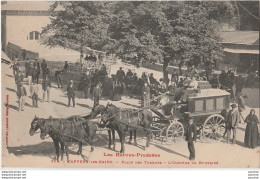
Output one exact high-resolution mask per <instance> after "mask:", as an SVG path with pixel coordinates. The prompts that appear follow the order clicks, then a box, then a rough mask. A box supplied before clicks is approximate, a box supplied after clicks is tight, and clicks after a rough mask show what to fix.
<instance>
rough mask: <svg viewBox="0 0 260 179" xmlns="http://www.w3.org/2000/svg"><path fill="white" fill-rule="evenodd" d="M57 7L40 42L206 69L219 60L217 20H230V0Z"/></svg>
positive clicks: (66, 5) (85, 3)
mask: <svg viewBox="0 0 260 179" xmlns="http://www.w3.org/2000/svg"><path fill="white" fill-rule="evenodd" d="M58 6H61V7H62V9H63V10H62V11H59V12H58V14H57V15H55V16H53V17H52V18H51V24H49V25H47V27H46V28H44V30H43V36H45V37H46V38H45V39H46V40H45V41H44V43H45V44H47V45H50V46H56V45H59V46H63V47H66V43H67V42H70V43H75V44H80V45H83V46H89V47H90V48H93V49H96V50H103V51H107V52H111V53H115V54H116V55H118V56H119V57H121V58H124V59H125V58H134V57H136V56H137V57H138V58H139V59H143V60H145V61H148V62H159V61H160V62H163V63H164V70H165V69H166V67H167V66H168V64H169V63H170V62H171V61H174V60H178V61H180V62H181V63H183V62H184V61H187V62H188V63H187V64H188V65H195V66H197V65H202V66H204V67H205V69H207V70H210V68H211V66H212V64H214V61H215V60H217V59H221V56H222V48H221V45H220V44H219V43H218V42H219V40H220V38H219V31H220V24H221V23H223V22H225V23H226V22H228V23H230V22H232V21H234V19H235V18H234V17H235V16H234V11H235V10H234V7H233V4H232V3H230V2H226V1H221V2H204V1H193V2H192V1H121V2H101V1H95V2H91V1H85V2H82V1H81V2H80V1H79V2H78V1H69V2H68V1H65V2H56V3H55V4H54V5H53V7H52V10H54V9H55V8H56V7H58Z"/></svg>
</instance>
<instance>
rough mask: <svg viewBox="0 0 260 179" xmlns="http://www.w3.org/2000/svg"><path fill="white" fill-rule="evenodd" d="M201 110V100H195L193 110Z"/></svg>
mask: <svg viewBox="0 0 260 179" xmlns="http://www.w3.org/2000/svg"><path fill="white" fill-rule="evenodd" d="M199 111H203V100H196V101H195V112H199Z"/></svg>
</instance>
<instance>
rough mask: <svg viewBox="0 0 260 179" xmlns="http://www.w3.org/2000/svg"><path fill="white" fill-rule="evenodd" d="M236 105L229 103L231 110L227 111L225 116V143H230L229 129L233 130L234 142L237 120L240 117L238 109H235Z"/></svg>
mask: <svg viewBox="0 0 260 179" xmlns="http://www.w3.org/2000/svg"><path fill="white" fill-rule="evenodd" d="M236 107H237V105H236V104H232V105H231V108H232V109H231V110H230V111H229V113H228V116H227V137H228V138H227V143H228V144H229V143H230V135H231V130H232V132H233V142H232V143H233V144H236V129H237V126H238V122H239V119H240V115H239V111H238V110H237V109H236Z"/></svg>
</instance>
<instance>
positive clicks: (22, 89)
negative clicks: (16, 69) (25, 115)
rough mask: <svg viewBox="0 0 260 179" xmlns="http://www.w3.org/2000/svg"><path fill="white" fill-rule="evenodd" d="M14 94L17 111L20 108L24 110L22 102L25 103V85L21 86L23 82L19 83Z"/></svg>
mask: <svg viewBox="0 0 260 179" xmlns="http://www.w3.org/2000/svg"><path fill="white" fill-rule="evenodd" d="M16 94H17V97H18V100H19V111H21V110H22V111H24V103H25V97H26V96H27V92H26V89H25V87H24V86H23V83H20V84H19V87H18V89H17V93H16Z"/></svg>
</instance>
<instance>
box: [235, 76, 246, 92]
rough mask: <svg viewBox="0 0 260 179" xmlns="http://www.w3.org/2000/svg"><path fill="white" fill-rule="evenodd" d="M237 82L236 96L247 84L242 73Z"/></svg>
mask: <svg viewBox="0 0 260 179" xmlns="http://www.w3.org/2000/svg"><path fill="white" fill-rule="evenodd" d="M235 84H236V96H237V95H238V94H239V93H241V92H242V89H243V87H244V84H245V79H244V78H243V77H242V75H239V76H238V77H237V78H236V80H235Z"/></svg>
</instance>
